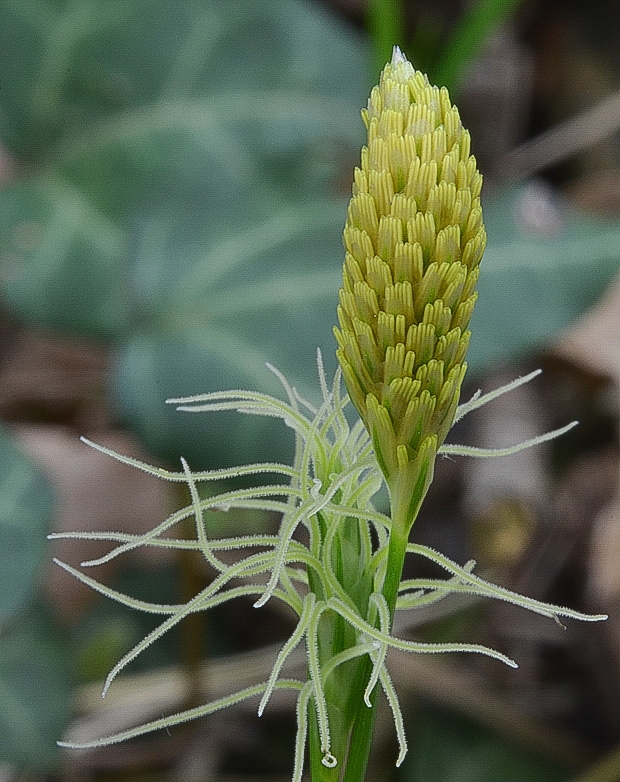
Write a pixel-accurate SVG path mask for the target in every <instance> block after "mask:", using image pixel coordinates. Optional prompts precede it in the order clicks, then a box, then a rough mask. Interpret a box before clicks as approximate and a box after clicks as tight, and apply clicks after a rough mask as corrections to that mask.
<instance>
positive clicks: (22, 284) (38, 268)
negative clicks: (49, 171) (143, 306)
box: [0, 177, 127, 337]
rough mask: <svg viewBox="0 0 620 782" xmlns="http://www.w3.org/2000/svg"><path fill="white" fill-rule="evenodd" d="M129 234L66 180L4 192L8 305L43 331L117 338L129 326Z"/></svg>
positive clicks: (0, 215) (0, 260)
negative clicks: (126, 266) (47, 328)
mask: <svg viewBox="0 0 620 782" xmlns="http://www.w3.org/2000/svg"><path fill="white" fill-rule="evenodd" d="M124 245H125V235H124V232H123V231H122V230H120V229H119V228H118V227H117V226H116V225H115V224H114V223H112V222H111V221H109V220H107V219H105V218H104V217H103V216H102V215H101V214H100V213H99V212H97V210H96V209H93V206H92V204H91V203H90V202H89V201H88V199H86V198H85V197H84V194H83V193H82V192H81V191H80V190H78V189H76V188H73V187H71V185H70V183H69V182H68V181H67V180H66V179H63V178H60V177H49V178H47V179H45V178H39V179H38V180H35V181H32V180H26V181H24V182H21V183H19V184H17V185H15V186H13V187H8V188H5V189H3V190H0V275H1V278H2V281H3V297H4V304H5V306H7V307H8V308H10V309H11V310H13V311H14V312H17V313H19V315H20V316H21V317H23V318H24V319H26V320H27V321H29V322H30V323H34V324H37V325H43V326H50V327H56V328H58V329H61V330H68V329H72V330H77V331H80V332H82V333H86V334H91V335H95V336H105V337H112V336H116V335H117V334H118V333H119V332H122V331H123V330H124V329H125V328H126V323H127V302H126V298H125V287H124V286H123V285H122V281H123V276H124V270H123V262H124V260H125V259H124V252H125V247H124Z"/></svg>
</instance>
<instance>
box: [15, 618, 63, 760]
mask: <svg viewBox="0 0 620 782" xmlns="http://www.w3.org/2000/svg"><path fill="white" fill-rule="evenodd" d="M68 670H69V665H68V650H67V648H66V647H65V644H64V641H63V640H62V639H61V638H60V636H59V634H58V632H57V631H54V630H53V629H52V628H51V625H50V623H49V621H48V620H47V618H46V617H45V615H44V612H42V611H41V610H40V609H34V610H31V611H29V612H28V613H26V614H24V615H22V616H20V618H19V619H18V620H17V621H12V622H11V623H9V624H8V625H3V626H2V628H1V629H0V763H8V764H10V765H12V766H15V767H17V768H19V769H22V770H25V771H31V772H32V771H38V772H42V771H50V770H52V769H54V768H55V767H56V765H57V762H58V747H57V746H56V742H57V741H58V740H59V738H60V737H61V736H62V734H63V731H64V728H65V725H66V722H67V720H68V718H69V711H70V704H71V687H70V677H69V675H68Z"/></svg>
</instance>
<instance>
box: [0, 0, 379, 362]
mask: <svg viewBox="0 0 620 782" xmlns="http://www.w3.org/2000/svg"><path fill="white" fill-rule="evenodd" d="M0 11H1V13H2V19H3V24H2V26H1V29H0V45H2V42H3V41H4V42H5V44H6V45H5V46H4V47H3V50H4V51H5V53H6V62H5V63H3V66H4V75H5V78H6V82H5V81H4V80H3V90H2V91H1V92H0V136H1V137H2V140H3V142H4V143H5V145H6V146H7V147H9V149H11V150H12V151H13V152H14V153H15V154H16V155H18V156H19V157H20V158H21V159H22V160H23V161H24V162H25V163H27V164H28V170H29V172H30V174H29V178H28V180H27V181H25V182H18V183H17V184H16V185H13V186H10V187H8V188H6V190H5V193H4V199H3V205H4V206H5V207H6V208H5V214H4V216H3V219H2V223H0V228H1V229H2V233H3V235H4V240H3V246H2V248H1V249H0V253H1V256H2V257H1V258H0V261H3V265H4V278H5V299H6V300H7V302H8V303H9V305H10V306H11V308H12V309H13V311H14V312H16V313H17V314H20V315H22V316H23V317H25V318H27V319H28V320H31V321H35V322H37V323H43V324H47V325H53V326H56V327H59V326H60V327H66V328H71V329H77V330H80V331H82V332H87V333H90V334H97V335H100V336H104V337H108V338H109V337H115V338H119V337H122V336H123V335H124V332H125V329H126V326H127V322H128V319H129V320H131V319H133V320H135V319H136V318H137V319H138V320H140V318H141V316H142V312H141V311H137V312H136V307H135V304H134V302H133V301H132V300H131V299H129V298H128V296H127V277H126V273H127V264H128V263H129V261H130V259H131V257H132V253H131V249H129V250H128V245H127V242H128V237H131V236H132V235H133V230H134V227H135V225H136V224H137V225H139V226H142V225H143V224H144V220H145V219H147V220H148V222H149V225H151V226H153V231H154V234H153V237H152V240H151V244H152V245H153V244H155V243H156V237H157V236H159V235H160V233H161V230H160V228H159V227H158V226H157V225H156V224H154V223H156V220H154V219H153V217H152V210H153V208H154V207H157V208H158V209H159V208H160V207H162V205H163V206H164V209H163V210H162V211H163V212H166V208H165V207H166V205H170V209H168V212H170V211H171V210H172V211H174V209H179V210H180V212H181V214H183V213H184V211H185V209H186V208H190V209H191V210H193V211H194V212H196V211H197V210H198V209H199V210H201V221H200V223H201V226H200V229H201V230H200V233H199V234H198V237H194V239H193V240H192V241H193V243H194V244H195V243H196V240H197V238H199V237H200V238H204V240H205V250H206V251H208V250H209V249H210V247H211V244H214V245H216V246H217V244H218V243H219V242H220V241H222V239H223V238H224V236H225V235H226V234H228V235H229V234H230V233H231V232H235V231H245V230H247V229H248V227H250V226H252V225H254V224H255V223H256V222H258V221H260V220H268V218H269V217H270V216H271V215H272V214H273V213H274V212H275V211H276V210H277V209H279V208H281V207H287V206H288V205H289V204H290V202H293V203H294V202H295V201H298V200H299V199H302V200H304V199H306V198H307V197H308V194H310V193H312V196H313V197H314V198H321V197H324V196H329V195H330V194H331V193H332V192H333V191H334V190H339V189H340V188H341V183H340V177H341V175H342V172H343V171H346V172H347V174H346V176H347V178H349V176H350V174H349V171H350V168H351V167H352V161H353V160H355V159H356V158H357V155H358V148H359V145H360V143H361V140H362V126H361V122H360V121H359V107H360V106H361V105H362V104H363V102H364V100H365V92H366V89H365V76H366V69H365V64H364V63H365V58H364V55H363V52H362V48H361V46H360V45H359V42H358V41H357V40H356V39H355V37H354V36H353V34H352V33H351V32H350V31H349V30H347V29H346V28H345V27H344V26H343V25H342V24H338V23H337V22H336V20H335V19H333V18H332V17H330V16H329V15H328V14H327V13H326V12H325V11H323V10H321V8H320V6H318V5H317V4H310V3H307V2H303V0H255V1H253V2H248V1H247V0H226V1H225V2H224V0H214V1H213V2H210V3H207V4H204V3H197V2H195V1H194V0H180V1H179V2H177V3H174V4H170V3H168V2H164V0H128V2H126V3H123V4H108V3H104V4H101V3H97V2H93V0H73V1H72V2H70V1H69V0H66V1H65V2H58V3H54V4H50V3H46V2H43V0H26V2H17V1H16V0H0ZM26 51H27V52H28V55H27V57H24V52H26ZM7 74H8V76H7ZM338 160H344V161H346V163H344V164H338V162H337V161H338ZM193 225H194V226H196V225H197V223H196V221H194V223H193ZM162 230H163V231H164V233H166V232H167V231H168V226H167V225H165V224H164V226H163V229H162ZM172 251H173V255H172V256H171V257H170V258H169V259H168V263H169V267H170V269H169V270H170V271H171V272H172V273H173V274H174V270H175V268H176V262H177V257H176V256H177V248H176V247H173V248H172ZM178 251H179V254H180V255H182V253H183V248H182V247H180V248H178ZM333 260H334V263H335V265H336V266H338V265H339V262H340V259H339V258H338V259H333ZM280 261H281V263H282V264H285V263H286V258H285V257H283V258H280ZM148 274H149V272H148V270H147V277H148ZM160 316H161V318H162V319H163V320H166V317H167V315H166V313H165V312H162V313H160ZM311 371H312V369H311V370H310V372H311Z"/></svg>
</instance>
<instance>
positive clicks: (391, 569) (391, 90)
mask: <svg viewBox="0 0 620 782" xmlns="http://www.w3.org/2000/svg"><path fill="white" fill-rule="evenodd" d="M362 116H363V119H364V122H365V124H366V128H367V131H368V142H367V145H366V146H364V147H363V149H362V153H361V163H360V166H359V168H356V170H355V176H354V185H353V196H352V198H351V202H350V205H349V209H348V214H347V218H346V226H345V229H344V245H345V261H344V269H343V286H342V289H341V291H340V303H339V306H338V321H339V325H338V327H337V328H336V329H335V335H336V340H337V344H338V349H337V355H338V360H339V365H340V366H339V368H338V370H337V371H336V373H335V376H334V377H333V379H328V378H327V377H326V375H325V372H324V369H323V365H322V361H321V357H320V354H319V360H318V381H319V387H320V392H321V394H320V403H319V404H318V405H313V404H312V403H311V402H309V401H307V400H306V399H304V398H302V397H301V396H300V394H299V393H298V392H297V391H296V389H295V388H293V387H291V386H290V385H289V383H288V382H287V380H286V378H285V377H284V376H283V375H282V374H281V373H280V372H278V370H276V369H275V368H272V370H273V372H274V373H275V374H276V376H277V377H278V378H279V380H280V381H281V383H282V390H283V393H282V396H283V398H277V397H274V396H270V395H267V394H263V393H259V392H255V391H243V390H234V391H222V392H214V393H208V394H204V395H202V396H195V397H191V398H184V399H172V400H169V402H170V403H172V404H175V405H177V407H178V409H179V410H182V411H186V412H190V413H195V414H196V413H207V412H211V413H214V412H218V411H225V410H226V411H230V410H235V411H237V412H238V413H241V414H252V415H264V416H271V417H275V418H280V419H281V420H282V421H284V422H285V424H286V425H287V426H288V427H290V429H292V431H293V433H294V438H295V452H294V458H293V460H292V464H279V463H273V462H265V463H257V464H249V465H244V466H239V467H236V468H232V469H222V470H212V471H208V472H192V470H191V469H190V467H189V465H188V464H187V462H186V461H185V460H184V459H181V469H180V470H179V471H178V472H170V471H168V470H165V469H162V468H159V467H154V466H151V465H148V464H145V463H143V462H140V461H137V460H135V459H133V458H129V457H126V456H122V455H120V454H117V453H114V452H113V451H110V450H108V449H107V448H104V447H102V446H99V445H96V444H94V443H89V445H91V446H92V447H94V448H97V449H98V450H100V451H102V452H104V453H106V454H109V455H110V456H111V457H113V458H115V459H118V460H119V461H121V462H123V463H125V464H128V465H131V466H133V467H136V468H138V469H140V470H144V471H146V472H147V473H149V474H151V475H153V476H154V477H157V478H160V479H163V480H166V481H175V482H178V483H182V484H185V485H186V486H187V487H188V489H189V496H190V498H191V502H190V503H189V504H188V505H187V507H184V508H182V509H180V510H178V511H176V512H175V513H173V514H172V515H171V516H169V517H168V518H167V519H165V520H164V521H162V522H161V523H159V524H158V525H157V526H155V527H154V528H153V529H152V530H151V531H150V532H148V533H146V534H141V535H130V534H120V533H115V532H110V533H91V534H85V533H63V534H62V535H56V536H55V537H60V536H62V537H73V538H88V539H91V540H92V539H97V540H102V539H103V540H106V541H108V542H109V543H110V544H111V548H110V550H109V552H108V553H107V554H106V555H105V556H103V557H101V558H99V559H96V560H91V561H89V562H84V563H82V565H83V567H84V568H87V567H92V566H95V565H97V564H101V563H103V562H106V561H109V560H111V559H113V558H114V557H118V556H120V555H121V554H124V553H127V552H131V551H133V550H134V549H136V548H138V547H139V546H158V547H165V548H176V549H183V550H187V549H190V550H193V551H195V552H196V555H197V556H199V557H203V558H204V560H205V562H206V563H207V564H208V565H209V567H210V568H211V569H212V571H213V572H214V574H215V575H214V578H213V580H212V581H211V583H210V584H209V585H208V586H206V587H205V588H204V589H202V590H201V591H200V592H198V594H196V595H195V596H194V597H193V598H192V599H191V600H189V601H188V602H187V603H185V604H182V605H162V604H155V603H149V602H146V601H144V600H137V599H134V598H132V597H130V596H128V595H124V594H120V593H119V592H116V591H114V590H112V589H111V588H109V587H107V586H104V585H102V584H101V583H99V582H97V581H96V580H95V579H93V578H91V577H90V576H88V575H86V574H85V573H84V572H82V571H81V570H76V569H75V568H72V567H70V566H69V565H67V564H64V563H62V562H59V563H58V564H59V565H60V566H61V567H63V568H64V569H65V570H67V571H68V572H69V573H71V574H73V575H74V576H75V577H76V578H78V579H80V580H81V581H82V582H84V583H86V584H88V585H90V586H92V587H93V588H94V589H97V590H99V591H100V592H102V593H103V594H105V595H107V596H108V597H111V598H113V599H115V600H117V601H119V602H120V603H122V604H124V605H126V606H129V607H131V608H135V609H137V610H142V611H146V612H149V613H152V614H157V615H159V616H161V623H160V624H159V625H158V626H157V627H156V629H155V630H153V631H152V632H150V633H149V634H148V635H147V636H146V637H145V638H144V639H143V640H142V641H140V643H138V644H137V645H136V646H135V647H134V648H133V649H132V650H131V651H129V652H128V653H127V654H126V655H125V656H124V657H123V658H122V659H121V660H120V661H119V662H118V663H117V664H116V665H115V666H114V668H113V669H112V670H111V672H110V673H109V675H108V677H107V679H106V682H105V684H104V687H103V695H104V696H105V694H106V692H107V690H108V688H109V687H110V685H111V684H112V682H113V680H114V679H115V678H116V676H117V675H118V674H119V673H120V672H121V671H122V670H123V669H124V668H125V666H126V665H127V664H128V663H130V662H131V661H132V660H134V659H135V658H136V657H137V656H138V655H139V654H140V653H141V652H142V651H143V650H144V649H145V648H146V647H147V646H149V645H150V644H152V643H154V642H155V641H157V640H158V639H159V638H161V636H163V635H164V633H166V632H167V631H168V630H170V629H171V628H172V627H174V626H176V625H177V624H178V623H179V622H180V621H181V620H182V619H183V618H184V617H187V616H189V615H190V614H193V613H195V612H197V611H207V610H208V609H210V608H212V607H215V606H218V605H222V604H224V603H226V602H228V601H230V600H234V599H237V598H240V597H248V596H250V597H251V598H252V599H253V600H254V601H255V602H254V605H255V607H256V608H257V609H260V608H261V607H262V606H264V605H265V604H266V603H268V602H269V601H270V600H280V601H282V602H284V603H285V604H286V605H287V606H289V608H290V609H291V611H292V612H293V614H294V616H295V623H294V627H293V629H292V632H291V634H290V637H289V639H288V640H287V641H286V643H285V644H284V645H283V646H282V648H281V649H280V651H279V653H277V654H276V655H275V659H274V661H273V668H272V670H271V674H270V676H269V677H268V679H267V680H266V681H262V682H257V683H256V684H255V685H253V686H250V687H247V688H245V689H242V690H240V691H238V692H234V693H231V694H230V695H228V696H227V697H224V698H221V699H218V700H216V701H213V702H210V703H206V704H204V705H201V706H198V707H195V708H192V709H189V710H186V711H183V712H180V713H178V714H174V715H171V716H167V717H163V718H161V719H158V720H155V721H153V722H150V723H148V724H145V725H141V726H139V727H134V728H131V729H130V730H126V731H124V732H121V733H118V734H116V735H113V736H107V737H102V738H100V739H98V740H96V741H90V742H87V743H77V742H64V743H63V745H64V746H70V747H81V748H84V747H93V746H103V745H106V744H111V743H114V742H118V741H122V740H124V739H129V738H132V737H134V736H138V735H141V734H144V733H147V732H149V731H153V730H156V729H158V728H165V727H171V726H173V725H176V724H178V723H181V722H185V721H187V720H190V719H193V718H196V717H201V716H205V715H208V714H212V713H214V712H215V711H218V710H220V709H223V708H225V707H228V706H232V705H234V704H235V703H238V702H240V701H242V700H245V699H250V698H254V699H257V700H258V707H257V709H258V714H259V715H260V714H262V713H263V711H264V710H265V709H266V708H268V705H269V701H270V699H271V697H272V695H273V694H274V692H275V691H277V690H291V691H293V692H294V693H295V695H296V720H297V737H296V741H295V748H294V761H293V782H301V780H302V776H303V773H304V767H305V759H306V758H307V764H308V766H309V770H310V776H311V779H312V781H313V782H319V780H320V781H322V782H323V781H324V782H337V781H339V782H362V780H363V779H364V776H365V770H366V766H367V762H368V758H369V753H370V747H371V739H372V734H373V727H374V718H375V714H376V709H377V703H378V699H379V697H380V694H381V693H383V695H384V696H385V698H386V699H387V703H388V704H389V707H390V709H391V713H392V716H393V720H394V727H395V731H396V735H397V738H398V745H399V748H400V749H399V754H398V756H397V757H396V758H395V762H396V764H397V765H399V764H400V763H401V762H402V761H403V759H404V757H405V754H406V752H407V742H406V738H405V733H404V728H403V718H402V713H401V708H400V706H399V701H398V695H397V693H396V690H395V688H394V685H393V683H392V680H391V678H390V674H389V669H388V653H389V650H390V649H399V650H403V651H408V652H411V653H413V654H447V653H473V654H483V655H487V656H489V657H493V658H495V659H496V660H498V661H499V662H501V663H504V664H506V665H509V666H512V667H515V666H516V663H515V662H514V661H513V660H511V659H510V658H508V657H506V656H505V655H504V654H502V653H501V652H499V651H495V650H493V649H490V648H487V647H485V646H481V645H478V644H475V643H467V642H462V641H454V642H451V643H424V642H420V641H411V640H404V639H402V638H399V637H398V636H396V635H394V633H393V624H394V617H395V614H396V613H397V612H412V611H415V610H416V609H419V608H421V607H422V606H427V605H429V604H430V603H434V602H436V601H439V600H442V599H444V598H446V597H447V596H448V595H453V594H463V593H466V594H469V595H474V596H477V597H488V598H494V599H497V600H504V601H508V602H510V603H513V604H514V605H517V606H521V607H522V608H525V609H529V610H530V611H534V612H535V613H538V614H542V615H543V616H547V617H549V618H551V619H555V620H556V621H559V617H570V618H573V619H581V620H585V621H596V620H600V619H604V618H605V617H604V616H602V615H586V614H583V613H579V612H577V611H574V610H571V609H569V608H563V607H561V606H557V605H550V604H547V603H542V602H539V601H537V600H533V599H531V598H528V597H526V596H523V595H519V594H516V593H515V592H512V591H510V590H508V589H505V588H503V587H500V586H496V585H494V584H492V583H490V582H488V581H487V580H485V579H483V578H481V577H480V576H479V575H477V574H476V573H475V572H474V569H475V563H474V562H468V563H465V564H463V565H459V564H457V563H455V562H453V561H451V560H450V559H448V558H447V557H445V556H443V555H442V554H440V553H438V552H436V551H434V550H432V549H430V548H427V547H425V546H422V545H420V544H417V543H414V542H411V541H410V532H411V527H412V525H413V523H414V521H415V519H416V516H417V515H418V512H419V510H420V506H421V504H422V502H423V500H424V497H425V495H426V493H427V491H428V488H429V486H430V484H431V481H432V478H433V467H434V464H435V460H436V458H437V456H438V455H439V454H451V455H453V456H458V455H461V456H470V457H480V458H486V457H496V456H502V455H505V454H508V453H515V452H516V451H518V450H521V449H523V448H528V447H531V446H534V445H537V444H540V443H543V442H545V441H547V440H549V439H551V438H554V437H557V436H558V435H560V434H562V433H563V432H566V431H567V430H568V429H570V428H571V427H572V426H573V425H574V423H572V424H568V425H567V426H565V427H563V428H562V429H558V430H556V431H553V432H550V433H547V434H544V435H541V436H539V437H536V438H534V439H533V440H529V441H527V442H523V443H520V444H518V445H515V446H513V447H512V448H506V449H502V450H485V449H479V448H475V447H468V446H460V445H450V444H447V443H446V442H445V440H446V437H447V435H448V433H449V431H450V428H451V427H452V425H453V424H454V423H455V422H456V421H458V420H459V419H461V418H462V417H463V416H465V415H467V414H468V413H469V412H471V411H472V410H475V409H476V408H479V407H480V406H482V405H484V404H486V403H487V402H490V401H491V400H493V399H495V398H496V397H498V396H500V395H501V394H504V393H506V392H508V391H510V390H512V389H514V388H516V387H517V386H519V385H521V384H523V383H527V382H528V381H530V380H531V379H532V378H533V377H534V376H535V375H536V374H538V373H537V372H534V373H532V374H530V375H528V376H526V377H522V378H519V379H517V380H515V381H514V382H512V383H510V384H508V385H507V386H504V387H502V388H500V389H497V390H494V391H491V392H490V393H487V394H484V395H482V394H480V392H478V394H476V395H475V396H474V397H473V398H472V399H471V400H469V401H468V402H465V403H464V404H459V396H460V390H461V385H462V382H463V377H464V375H465V371H466V363H465V356H466V352H467V346H468V342H469V336H470V332H469V330H468V325H469V320H470V317H471V314H472V312H473V309H474V305H475V302H476V296H477V293H476V283H477V280H478V271H479V265H480V261H481V259H482V255H483V252H484V247H485V242H486V234H485V229H484V224H483V220H482V209H481V206H480V191H481V187H482V177H481V175H480V173H479V171H478V169H477V165H476V160H475V158H474V156H473V155H472V154H471V151H470V136H469V133H468V131H467V130H466V129H464V128H463V126H462V124H461V120H460V117H459V112H458V110H457V108H456V107H455V106H453V105H452V104H451V102H450V98H449V95H448V92H447V90H446V89H445V88H444V89H438V88H437V87H435V86H433V85H431V84H430V83H429V81H428V79H427V77H426V76H425V75H423V74H422V73H420V72H417V71H416V70H415V69H414V68H413V66H412V65H411V64H410V63H409V62H408V61H407V60H406V58H405V57H404V56H403V55H402V53H401V52H400V51H399V50H398V49H397V48H396V49H395V50H394V53H393V57H392V60H391V62H389V63H388V64H387V65H386V66H385V68H384V70H383V72H382V74H381V77H380V81H379V84H378V85H377V86H376V87H374V88H373V90H372V92H371V95H370V99H369V101H368V107H367V108H366V109H364V110H363V112H362ZM353 408H354V409H353ZM356 413H357V414H356ZM87 442H88V441H87ZM248 476H250V477H251V476H257V477H260V479H261V480H260V485H258V486H257V487H255V488H238V485H236V486H232V487H230V488H228V489H224V490H222V489H221V483H222V481H224V480H226V479H238V478H247V477H248ZM265 481H266V482H265ZM209 482H211V483H213V484H214V485H216V486H217V488H215V489H214V490H213V494H212V495H211V496H208V497H207V498H206V499H205V498H204V496H203V495H204V494H205V492H204V489H203V491H202V492H199V485H201V484H204V483H207V484H208V483H209ZM385 487H386V488H387V493H388V495H389V511H388V512H382V511H381V510H380V509H379V504H378V503H377V501H376V500H377V495H378V493H379V492H380V491H381V490H382V489H384V488H385ZM373 501H374V502H373ZM213 509H217V510H222V509H259V510H262V511H268V512H270V513H274V514H278V515H279V517H280V524H279V531H278V533H277V534H274V535H267V534H261V535H247V536H243V537H233V538H217V537H216V538H214V537H211V536H210V534H209V529H208V523H207V520H206V519H207V516H208V511H209V510H213ZM188 519H189V520H190V522H193V526H194V529H195V535H194V538H193V539H192V540H187V539H186V535H184V534H183V535H181V534H178V533H177V534H178V536H176V535H175V527H177V526H178V525H179V524H180V523H181V522H184V520H188ZM185 524H187V522H185ZM408 555H410V556H415V557H422V558H424V559H426V560H430V561H432V562H434V563H435V564H436V565H438V566H439V568H440V569H441V571H442V572H444V573H445V577H444V578H430V579H429V578H414V579H407V580H402V571H403V563H404V561H405V558H406V557H407V556H408ZM298 646H303V647H304V648H305V652H306V657H307V667H306V675H305V677H303V678H300V679H291V678H286V677H284V676H283V675H282V672H283V668H284V666H285V663H286V662H287V660H288V658H289V656H290V655H291V653H292V652H293V650H295V649H296V647H298Z"/></svg>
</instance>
